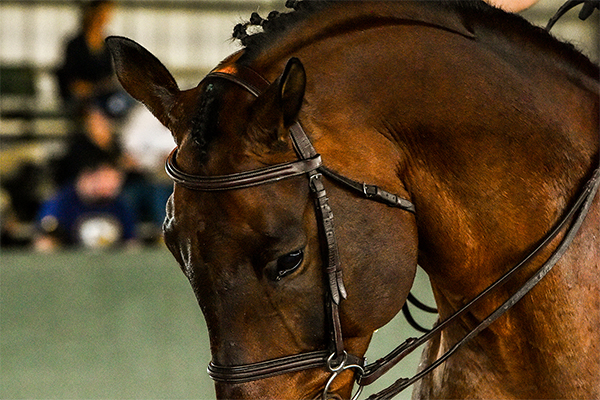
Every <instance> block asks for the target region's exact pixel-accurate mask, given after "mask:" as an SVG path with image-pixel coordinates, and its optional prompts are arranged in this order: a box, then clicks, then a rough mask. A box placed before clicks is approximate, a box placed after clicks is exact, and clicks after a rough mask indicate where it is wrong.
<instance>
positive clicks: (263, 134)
mask: <svg viewBox="0 0 600 400" xmlns="http://www.w3.org/2000/svg"><path fill="white" fill-rule="evenodd" d="M305 86H306V73H305V72H304V67H303V66H302V63H301V62H300V60H298V59H297V58H292V59H290V60H289V61H288V63H287V64H286V66H285V69H284V71H283V73H282V74H281V75H280V76H279V77H278V78H277V80H275V82H273V83H272V84H271V85H270V86H269V87H268V88H267V90H265V91H264V92H263V93H262V94H261V95H260V96H259V97H258V99H256V102H255V103H254V106H253V109H252V117H251V120H252V121H253V124H251V125H252V129H251V131H250V138H251V139H252V141H254V142H258V143H262V144H266V145H267V146H272V145H273V144H276V143H282V142H285V141H286V137H287V134H288V132H287V129H288V128H289V127H290V126H292V124H293V123H294V122H295V121H296V119H297V118H298V113H299V112H300V108H301V107H302V101H303V100H304V89H305Z"/></svg>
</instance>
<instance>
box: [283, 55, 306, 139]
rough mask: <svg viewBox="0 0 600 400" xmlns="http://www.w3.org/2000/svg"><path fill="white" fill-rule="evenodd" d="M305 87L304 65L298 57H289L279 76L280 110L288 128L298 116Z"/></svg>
mask: <svg viewBox="0 0 600 400" xmlns="http://www.w3.org/2000/svg"><path fill="white" fill-rule="evenodd" d="M305 89H306V72H305V71H304V66H303V65H302V62H300V60H299V59H297V58H295V57H294V58H291V59H290V60H289V61H288V63H287V65H286V66H285V70H284V71H283V74H281V76H280V77H279V95H280V99H281V100H280V101H281V110H282V113H283V123H284V125H285V127H286V128H289V127H290V126H291V125H292V124H293V123H294V122H295V121H296V118H297V117H298V113H299V112H300V108H301V107H302V101H303V100H304V90H305Z"/></svg>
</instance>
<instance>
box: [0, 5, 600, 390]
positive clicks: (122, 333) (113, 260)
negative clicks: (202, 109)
mask: <svg viewBox="0 0 600 400" xmlns="http://www.w3.org/2000/svg"><path fill="white" fill-rule="evenodd" d="M283 4H284V0H279V1H275V0H268V1H267V0H265V1H260V0H254V1H248V0H237V1H235V0H226V1H224V0H205V1H202V0H170V1H166V0H165V1H162V0H155V1H152V0H121V1H112V2H106V1H100V2H93V3H89V2H86V3H84V2H81V1H66V0H52V1H36V0H29V1H13V0H2V2H1V3H0V100H1V101H0V144H1V146H0V227H1V235H2V236H1V242H0V245H1V248H0V398H2V399H8V398H15V399H16V398H19V399H33V398H53V399H66V398H69V399H83V398H86V399H92V398H104V399H125V398H127V399H130V398H131V399H133V398H136V399H149V398H153V399H155V398H165V399H167V398H169V399H170V398H194V399H209V398H213V397H214V390H213V388H212V382H210V380H209V378H208V377H207V376H206V373H205V368H206V364H207V362H208V361H209V359H210V354H209V349H208V339H207V335H206V328H205V326H204V321H203V318H202V316H201V313H200V309H199V307H198V306H197V304H196V301H195V299H194V296H193V293H192V290H191V289H190V288H189V287H188V284H187V281H186V279H185V277H184V276H183V274H181V273H180V271H179V268H178V266H177V265H176V263H175V261H174V260H173V259H172V257H171V256H170V254H169V253H168V252H167V251H166V249H165V248H164V245H163V243H162V239H161V236H160V222H161V220H162V217H163V213H164V202H165V199H166V198H167V197H168V195H169V193H170V190H171V184H170V182H168V181H167V179H166V177H165V176H164V173H163V172H162V168H163V161H164V157H165V155H166V153H167V152H168V151H170V150H171V148H172V147H173V146H174V143H173V141H172V139H171V138H170V135H169V134H168V132H165V130H164V129H163V128H162V127H161V126H160V125H158V124H157V123H156V122H155V121H154V120H153V118H152V117H151V116H150V115H149V113H147V112H146V111H145V110H144V109H143V108H141V107H139V106H138V105H136V104H135V102H133V101H132V99H130V98H129V97H128V96H127V95H125V94H124V93H123V92H122V91H120V90H119V87H118V85H117V84H115V82H114V79H113V78H114V77H111V76H108V75H107V74H106V72H105V71H104V70H103V69H102V68H97V69H96V68H95V67H94V68H90V67H89V65H93V66H100V65H102V62H103V59H104V58H103V57H104V55H105V54H104V53H105V49H103V48H102V44H101V43H98V38H102V39H103V38H104V37H105V36H107V35H111V34H114V35H121V36H126V37H129V38H131V39H133V40H135V41H137V42H139V43H140V44H142V45H143V46H144V47H146V48H147V49H149V50H150V51H151V52H152V53H153V54H155V55H156V56H157V57H158V58H159V59H160V60H161V61H162V62H163V63H164V64H165V65H166V66H167V67H168V68H169V70H170V71H171V72H172V73H173V75H174V76H175V78H176V79H177V81H178V83H179V85H180V87H181V88H184V89H185V88H190V87H193V86H195V85H196V84H197V83H198V82H199V81H200V80H201V78H202V77H203V76H204V75H205V74H206V73H207V72H208V71H209V70H210V69H211V68H213V67H214V66H215V65H216V64H217V63H218V62H219V61H220V60H221V59H223V58H224V57H225V56H227V55H228V54H230V53H232V52H234V51H235V50H237V49H238V44H237V42H234V41H232V40H230V37H231V32H232V29H233V26H234V25H235V24H237V23H239V22H242V21H244V20H247V19H248V18H249V16H250V13H251V12H253V11H258V12H259V13H260V14H261V15H263V16H266V15H267V14H268V12H269V11H271V10H279V11H283V10H284V7H283ZM560 5H562V0H541V1H540V2H538V3H537V4H536V5H534V6H533V7H531V8H530V9H528V10H526V11H524V12H522V13H521V14H522V15H523V16H524V17H525V18H527V19H528V20H529V21H531V22H532V23H534V24H536V25H540V26H544V25H545V24H546V23H547V21H548V19H549V18H550V17H551V16H552V15H553V14H554V12H555V11H556V10H557V9H558V7H560ZM579 9H580V7H578V8H576V9H574V10H572V11H571V12H569V13H568V14H566V15H565V16H564V17H563V19H561V20H560V21H559V22H558V23H557V24H556V26H555V27H554V28H553V34H554V35H556V36H557V37H559V38H561V39H563V40H567V41H569V42H570V43H572V44H574V45H575V46H576V47H577V48H579V49H580V50H582V51H583V52H584V53H585V54H586V55H588V56H589V57H590V58H591V59H592V60H594V61H595V62H598V59H599V40H600V39H599V38H600V35H599V33H600V32H599V19H598V13H597V12H596V13H595V14H594V15H593V16H592V17H591V18H589V19H588V20H586V21H585V22H582V21H580V20H579V19H578V18H577V14H578V13H579ZM82 49H83V50H82ZM81 54H84V55H87V56H88V57H87V59H86V58H85V57H83V56H81ZM86 63H87V64H86ZM90 63H91V64H90ZM92 70H93V71H92ZM90 71H92V72H93V73H90ZM65 210H66V211H65ZM73 210H78V211H77V212H78V214H77V215H74V216H73V215H65V213H66V212H67V211H69V212H70V213H72V212H73ZM63 218H64V220H65V221H67V222H64V223H63ZM69 218H70V219H69ZM415 292H416V294H417V295H418V297H420V298H423V299H425V300H426V301H427V302H429V303H430V304H432V303H433V300H432V297H431V293H430V292H429V291H428V282H427V278H426V277H425V276H424V275H423V274H421V273H419V275H418V279H417V283H416V289H415ZM417 317H418V319H419V320H421V321H422V322H423V324H424V325H427V326H430V325H431V324H432V323H433V317H432V316H428V315H422V314H417ZM415 335H417V332H415V331H414V330H412V329H411V328H409V327H408V326H407V324H406V323H405V322H404V320H403V319H402V318H401V317H399V318H396V319H395V320H394V321H393V322H392V323H390V324H389V325H388V326H386V327H385V328H383V329H381V330H380V331H379V332H378V333H377V334H376V335H375V340H374V344H373V345H372V346H371V349H370V350H369V354H368V356H369V357H370V359H375V358H378V357H380V356H382V355H384V354H385V353H386V352H387V351H389V350H391V349H392V348H393V347H394V346H395V345H397V344H398V339H397V338H399V337H400V338H404V337H407V336H415ZM417 364H418V356H417V355H415V356H413V357H412V358H411V359H409V360H407V361H406V362H405V363H403V364H402V365H401V366H399V367H398V373H397V374H396V375H397V376H400V375H409V374H411V373H412V372H414V370H415V369H416V367H417ZM391 381H392V378H391V377H390V378H387V380H386V379H382V383H381V384H379V385H377V386H376V387H375V388H374V389H372V390H371V391H370V392H369V393H371V392H373V391H374V390H377V389H381V388H383V386H384V384H386V383H388V384H389V383H391ZM409 397H410V393H405V394H403V397H400V398H409Z"/></svg>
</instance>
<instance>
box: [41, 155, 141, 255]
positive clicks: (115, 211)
mask: <svg viewBox="0 0 600 400" xmlns="http://www.w3.org/2000/svg"><path fill="white" fill-rule="evenodd" d="M123 182H124V174H123V172H122V171H121V170H120V168H119V167H118V166H117V165H116V164H115V162H114V160H112V159H111V158H109V157H107V156H106V154H104V153H100V152H98V153H96V156H95V157H92V158H90V159H88V163H87V165H86V166H83V167H81V170H80V171H79V173H78V174H77V177H76V179H75V181H74V182H73V183H72V184H67V185H65V186H64V187H62V188H61V189H60V190H59V191H58V193H57V194H56V195H55V196H54V197H52V198H51V199H49V200H48V201H47V202H45V203H44V204H43V205H42V207H41V209H40V212H39V215H38V218H37V227H38V232H39V234H38V236H37V237H36V240H35V248H36V249H37V250H40V251H49V250H53V249H55V248H57V247H60V246H69V245H80V246H84V247H88V248H106V247H110V246H114V245H117V244H133V243H135V242H136V241H135V221H134V218H133V215H132V213H131V211H130V209H129V208H128V207H127V205H126V203H125V202H124V201H123V199H122V197H121V189H122V186H123Z"/></svg>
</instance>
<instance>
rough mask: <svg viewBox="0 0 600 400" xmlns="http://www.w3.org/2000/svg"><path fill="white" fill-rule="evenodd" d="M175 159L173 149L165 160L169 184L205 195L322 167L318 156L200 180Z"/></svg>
mask: <svg viewBox="0 0 600 400" xmlns="http://www.w3.org/2000/svg"><path fill="white" fill-rule="evenodd" d="M176 157H177V148H175V149H174V150H173V151H172V152H171V154H170V155H169V157H168V158H167V162H166V164H165V171H166V172H167V175H169V177H170V178H171V179H172V180H173V181H175V182H176V183H178V184H180V185H182V186H184V187H186V188H188V189H192V190H201V191H207V192H211V191H223V190H233V189H244V188H248V187H251V186H257V185H264V184H267V183H273V182H278V181H280V180H283V179H288V178H292V177H294V176H298V175H304V174H306V173H308V172H310V171H314V170H316V169H318V168H319V167H321V165H322V164H323V163H322V161H321V156H319V155H315V156H314V157H312V158H308V159H305V160H299V161H294V162H290V163H285V164H277V165H273V166H270V167H265V168H261V169H255V170H252V171H247V172H239V173H236V174H229V175H220V176H201V175H192V174H187V173H185V172H183V171H181V170H180V169H179V168H178V167H177V163H176Z"/></svg>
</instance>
